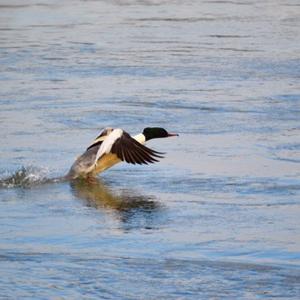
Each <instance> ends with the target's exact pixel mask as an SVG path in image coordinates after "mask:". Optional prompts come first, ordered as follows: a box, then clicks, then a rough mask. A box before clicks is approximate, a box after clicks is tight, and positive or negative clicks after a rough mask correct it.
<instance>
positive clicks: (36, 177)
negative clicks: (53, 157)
mask: <svg viewBox="0 0 300 300" xmlns="http://www.w3.org/2000/svg"><path fill="white" fill-rule="evenodd" d="M63 180H65V179H64V177H58V178H49V170H48V169H46V168H37V167H34V166H29V167H21V168H20V169H19V170H17V171H16V172H14V173H13V174H6V175H4V176H3V177H2V178H0V188H15V187H24V188H30V187H33V186H36V185H41V184H46V183H55V182H60V181H63Z"/></svg>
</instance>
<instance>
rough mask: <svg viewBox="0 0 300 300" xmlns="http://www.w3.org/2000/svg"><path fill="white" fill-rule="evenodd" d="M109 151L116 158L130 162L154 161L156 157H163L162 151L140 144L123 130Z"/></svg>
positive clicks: (145, 162) (144, 162)
mask: <svg viewBox="0 0 300 300" xmlns="http://www.w3.org/2000/svg"><path fill="white" fill-rule="evenodd" d="M111 153H115V154H116V155H117V156H118V158H120V159H121V160H123V161H126V162H127V163H130V164H148V163H154V162H157V161H158V160H157V159H156V158H163V156H162V154H163V153H161V152H157V151H155V150H152V149H150V148H148V147H146V146H144V145H142V144H140V143H139V142H138V141H136V140H135V139H134V138H132V137H131V136H130V135H129V134H128V133H127V132H123V134H122V136H121V137H119V138H118V139H117V140H116V141H115V142H114V144H113V146H112V148H111Z"/></svg>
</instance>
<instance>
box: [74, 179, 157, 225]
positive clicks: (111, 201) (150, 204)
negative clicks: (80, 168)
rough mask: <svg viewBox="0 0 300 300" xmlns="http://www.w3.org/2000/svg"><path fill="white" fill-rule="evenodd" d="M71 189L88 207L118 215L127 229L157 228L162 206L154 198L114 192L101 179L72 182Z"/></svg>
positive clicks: (127, 191)
mask: <svg viewBox="0 0 300 300" xmlns="http://www.w3.org/2000/svg"><path fill="white" fill-rule="evenodd" d="M71 188H72V191H73V193H74V195H75V196H76V197H78V198H80V199H82V200H84V201H85V202H86V203H87V205H88V206H90V207H95V208H97V209H101V210H107V211H109V212H111V211H113V212H114V213H116V215H117V216H118V219H120V221H121V222H122V223H123V225H127V226H126V229H132V228H133V227H139V228H140V227H142V228H145V229H153V228H156V227H157V218H158V215H159V212H160V211H161V210H162V206H161V204H159V203H158V202H157V201H154V200H153V197H149V196H143V195H139V194H137V193H135V192H133V191H131V190H121V191H120V192H114V191H112V190H111V189H110V188H109V187H107V186H106V185H105V184H104V183H103V182H102V181H101V180H100V179H99V178H92V179H90V180H86V179H76V180H72V181H71ZM124 229H125V228H124Z"/></svg>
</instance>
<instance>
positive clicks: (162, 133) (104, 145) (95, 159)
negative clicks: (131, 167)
mask: <svg viewBox="0 0 300 300" xmlns="http://www.w3.org/2000/svg"><path fill="white" fill-rule="evenodd" d="M172 136H178V134H177V133H169V132H168V131H167V130H166V129H164V128H161V127H146V128H144V130H143V132H142V133H140V134H138V135H135V136H133V137H132V136H130V134H129V133H127V132H126V131H124V130H123V129H121V128H111V127H107V128H105V129H104V130H103V131H102V132H101V133H100V134H99V135H98V136H97V137H96V138H95V140H94V141H93V142H92V143H91V144H90V145H89V146H88V147H87V149H86V151H85V152H84V153H83V154H82V155H80V156H79V157H78V158H77V159H76V160H75V162H74V163H73V165H72V166H71V168H70V171H69V172H68V174H67V176H66V178H67V179H71V180H72V179H76V178H95V177H96V175H97V174H98V173H101V172H103V171H105V170H107V169H108V168H111V167H112V166H114V165H115V164H117V163H119V162H121V161H123V162H127V163H129V164H140V165H142V164H149V163H155V162H158V159H159V158H163V155H164V154H165V153H162V152H158V151H155V150H153V149H151V148H148V147H146V146H145V145H144V144H145V143H146V142H147V141H149V140H151V139H156V138H167V137H172Z"/></svg>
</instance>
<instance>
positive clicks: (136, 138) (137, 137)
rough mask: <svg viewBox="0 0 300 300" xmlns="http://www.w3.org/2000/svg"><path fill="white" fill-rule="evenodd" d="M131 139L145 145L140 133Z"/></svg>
mask: <svg viewBox="0 0 300 300" xmlns="http://www.w3.org/2000/svg"><path fill="white" fill-rule="evenodd" d="M133 138H134V139H135V140H136V141H138V142H139V143H140V144H145V142H146V137H145V136H144V135H143V134H142V133H140V134H137V135H135V136H134V137H133Z"/></svg>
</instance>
